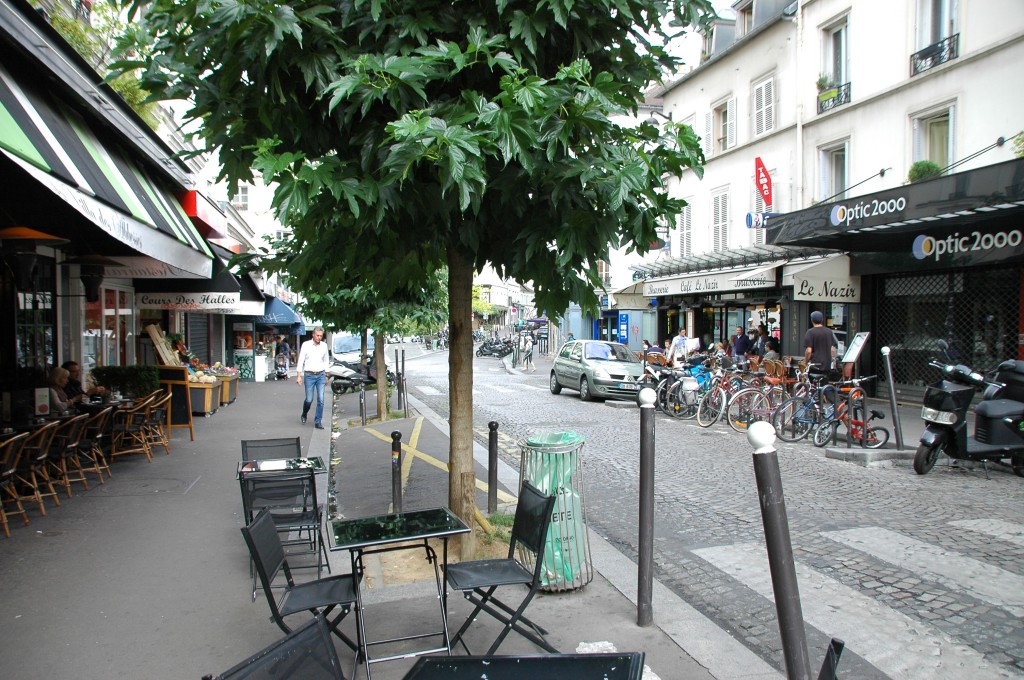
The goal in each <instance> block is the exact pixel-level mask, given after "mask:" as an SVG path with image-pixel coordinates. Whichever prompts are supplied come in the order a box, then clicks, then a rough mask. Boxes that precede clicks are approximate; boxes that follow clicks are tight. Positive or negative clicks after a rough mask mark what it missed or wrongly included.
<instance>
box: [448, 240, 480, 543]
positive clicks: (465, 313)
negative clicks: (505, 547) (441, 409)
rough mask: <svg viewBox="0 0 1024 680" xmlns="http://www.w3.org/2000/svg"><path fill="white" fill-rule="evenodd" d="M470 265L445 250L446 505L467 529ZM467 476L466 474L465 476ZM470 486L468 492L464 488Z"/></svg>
mask: <svg viewBox="0 0 1024 680" xmlns="http://www.w3.org/2000/svg"><path fill="white" fill-rule="evenodd" d="M472 315H473V265H472V263H471V262H470V260H468V259H467V258H466V257H465V255H463V254H462V253H461V252H459V251H458V250H457V249H456V248H455V247H454V246H449V248H448V412H449V413H450V414H451V416H450V418H449V420H448V427H449V433H450V449H449V451H448V506H449V507H450V508H451V510H452V512H454V513H455V514H456V515H458V516H459V517H460V518H462V520H463V521H464V522H465V523H466V524H468V525H469V526H473V522H474V519H473V511H474V510H475V508H476V502H475V498H476V495H475V494H476V484H475V480H476V476H475V474H474V469H473V336H472V330H471V328H470V325H471V323H472V322H471V318H472ZM467 473H468V474H467ZM466 486H472V489H467V488H464V487H466ZM457 550H458V551H459V555H460V557H461V559H463V560H471V559H473V553H474V545H473V534H472V532H470V533H469V534H468V535H467V536H465V537H464V538H463V540H461V541H459V546H458V548H457Z"/></svg>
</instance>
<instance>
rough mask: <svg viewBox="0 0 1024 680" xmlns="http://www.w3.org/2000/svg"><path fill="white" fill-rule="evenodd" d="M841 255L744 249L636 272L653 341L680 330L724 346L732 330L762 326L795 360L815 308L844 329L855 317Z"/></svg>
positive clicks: (855, 285)
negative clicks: (652, 315)
mask: <svg viewBox="0 0 1024 680" xmlns="http://www.w3.org/2000/svg"><path fill="white" fill-rule="evenodd" d="M841 255H842V253H837V252H836V251H833V250H826V249H821V248H787V247H778V246H751V247H749V248H737V249H733V250H729V251H723V252H718V253H703V254H700V255H692V256H686V257H680V258H673V259H671V260H665V261H660V262H657V263H654V264H650V265H643V266H640V267H636V268H635V270H636V274H637V275H638V276H640V277H645V278H644V281H643V296H644V297H645V298H647V299H648V300H649V305H650V306H651V307H652V308H653V309H656V310H657V315H658V316H657V324H658V330H657V338H658V342H659V343H663V342H664V341H665V340H666V339H671V338H672V337H674V336H675V335H676V334H677V333H678V330H679V328H680V327H682V328H684V329H685V331H686V335H687V337H690V338H697V339H698V340H699V343H700V348H701V349H707V348H709V347H712V346H713V345H714V344H715V343H718V342H727V341H728V340H729V339H730V338H731V337H732V336H734V335H735V333H736V329H737V328H743V329H745V330H749V329H757V328H758V326H760V325H761V324H763V325H764V326H765V327H766V328H767V329H768V333H769V336H771V337H774V338H777V339H778V340H779V341H780V345H781V350H782V353H783V354H797V353H802V349H801V347H800V346H801V343H802V341H803V331H805V330H806V326H807V318H808V316H809V314H810V312H811V311H814V310H815V309H821V310H822V311H825V312H827V314H826V316H828V317H829V319H830V320H831V322H832V323H834V324H837V325H840V326H843V327H845V326H846V325H847V324H850V323H851V318H852V317H855V316H856V315H859V304H858V303H859V302H860V299H859V292H860V291H859V282H858V281H856V279H855V278H854V277H851V276H850V273H849V270H848V264H849V263H848V261H847V260H846V259H843V258H842V257H841ZM823 284H824V285H823ZM652 342H654V341H653V340H652Z"/></svg>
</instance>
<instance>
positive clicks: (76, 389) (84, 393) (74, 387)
mask: <svg viewBox="0 0 1024 680" xmlns="http://www.w3.org/2000/svg"><path fill="white" fill-rule="evenodd" d="M61 368H63V369H64V370H65V371H67V372H68V382H67V384H66V385H65V386H64V393H65V394H66V395H67V396H68V397H78V399H77V400H76V401H81V400H82V399H85V398H87V397H91V396H92V395H94V394H103V393H104V392H105V391H106V390H104V389H103V388H102V387H100V386H99V385H93V386H92V387H83V386H82V367H81V366H79V365H78V362H77V361H65V362H64V363H63V364H61Z"/></svg>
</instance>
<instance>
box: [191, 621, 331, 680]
mask: <svg viewBox="0 0 1024 680" xmlns="http://www.w3.org/2000/svg"><path fill="white" fill-rule="evenodd" d="M243 678H244V679H245V680H282V679H283V678H302V679H303V680H345V673H344V672H342V670H341V661H340V660H339V659H338V653H337V652H336V651H335V649H334V641H333V640H331V633H330V629H328V627H327V622H326V621H324V618H323V617H322V616H320V615H319V614H317V615H316V616H314V617H313V620H312V621H310V622H309V623H306V624H304V625H302V626H301V627H300V628H296V629H295V632H293V633H289V634H288V635H287V636H285V637H284V638H282V639H280V640H278V641H277V642H275V643H274V644H272V645H270V646H269V647H266V648H265V649H263V650H261V651H259V652H257V653H256V654H254V655H253V656H251V657H250V658H248V659H246V660H245V661H243V662H241V663H240V664H237V665H236V666H234V667H233V668H231V669H230V670H227V671H225V672H224V673H221V674H220V675H218V676H216V677H215V676H212V675H204V676H203V680H243Z"/></svg>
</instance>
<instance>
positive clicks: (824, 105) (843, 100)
mask: <svg viewBox="0 0 1024 680" xmlns="http://www.w3.org/2000/svg"><path fill="white" fill-rule="evenodd" d="M849 103H850V83H843V84H842V85H833V86H832V87H829V88H826V89H824V90H822V91H821V92H819V93H818V113H825V112H826V111H831V110H832V109H834V108H836V107H837V106H842V105H843V104H849Z"/></svg>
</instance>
